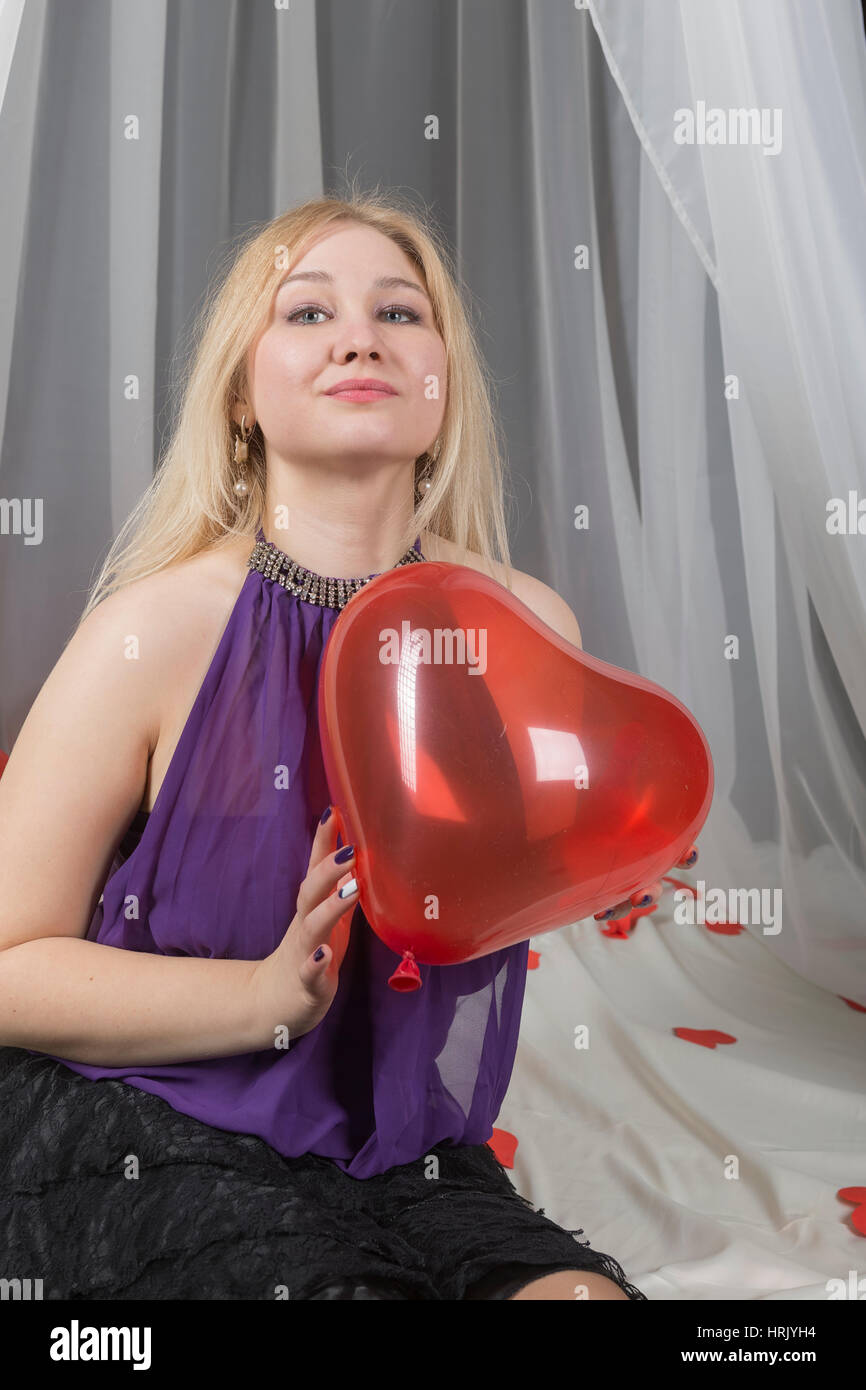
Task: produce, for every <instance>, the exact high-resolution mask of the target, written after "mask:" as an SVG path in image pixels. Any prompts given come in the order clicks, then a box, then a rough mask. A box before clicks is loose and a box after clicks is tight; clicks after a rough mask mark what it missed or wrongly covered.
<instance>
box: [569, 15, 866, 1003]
mask: <svg viewBox="0 0 866 1390" xmlns="http://www.w3.org/2000/svg"><path fill="white" fill-rule="evenodd" d="M588 9H589V11H590V14H591V18H592V22H593V25H594V27H595V30H596V32H597V34H598V36H599V39H600V41H601V44H602V49H603V52H604V55H605V58H606V60H607V63H608V65H609V68H610V71H611V73H612V75H613V78H614V80H615V81H616V83H617V86H618V88H619V90H620V93H621V95H622V98H623V101H624V103H625V107H626V109H627V111H628V115H629V117H630V119H631V122H632V124H633V126H634V129H635V131H636V133H637V135H638V137H639V139H640V141H641V144H642V147H643V151H644V160H643V169H642V177H641V181H640V197H639V254H640V266H641V272H640V274H639V276H638V278H637V285H638V304H637V306H636V315H637V318H636V330H635V331H636V339H635V362H636V376H637V438H638V441H639V455H640V488H639V499H638V498H636V496H635V489H634V487H633V485H632V481H631V479H630V477H629V476H628V471H627V463H626V456H625V448H624V445H623V440H622V432H621V420H620V412H619V410H618V407H617V402H616V398H615V395H614V392H613V389H612V385H611V373H610V370H609V365H608V366H605V361H606V357H607V350H606V345H605V343H604V342H602V343H600V351H599V371H600V382H601V388H602V409H603V418H604V432H605V451H606V462H607V471H608V479H609V485H610V491H611V506H612V509H613V513H614V516H615V518H616V521H617V524H616V526H615V527H614V529H613V538H615V543H616V544H617V545H618V546H619V547H620V555H619V561H620V568H621V572H622V575H623V583H624V592H625V602H626V606H627V609H628V613H629V616H630V620H631V628H632V634H633V638H634V642H635V648H636V651H637V654H638V662H639V667H640V669H641V670H646V669H647V668H648V667H649V668H651V671H652V676H653V678H654V679H657V680H659V681H660V682H661V683H662V684H664V685H666V686H668V687H669V688H670V689H673V690H676V692H677V693H678V694H679V695H680V697H681V698H682V699H684V700H685V701H686V703H687V704H689V706H690V708H692V709H693V710H694V711H695V712H696V714H697V715H698V717H699V718H700V719H701V722H702V725H703V727H704V729H705V731H706V733H707V736H708V738H709V740H710V744H711V747H712V749H713V755H714V761H715V768H716V779H717V780H716V794H715V800H714V805H713V809H712V812H711V815H710V819H709V820H708V822H707V825H706V827H705V830H704V832H703V834H702V836H701V838H700V847H701V858H700V861H699V864H698V868H697V872H698V876H699V877H702V878H703V879H704V880H705V882H706V884H707V889H708V890H709V889H710V888H721V889H722V890H724V891H725V892H728V893H729V892H730V891H731V890H748V889H765V890H766V889H770V890H775V889H780V890H781V899H780V902H781V930H777V926H778V924H776V926H773V925H772V924H771V923H770V921H769V918H768V917H767V916H766V915H765V916H763V917H760V916H759V915H756V914H755V912H754V909H753V910H752V913H751V915H746V916H741V920H743V921H744V922H745V923H746V924H747V925H748V926H749V929H750V930H751V931H752V932H753V933H755V934H757V935H758V936H759V937H760V938H761V939H762V940H764V941H766V942H767V944H768V945H769V946H770V947H771V949H773V950H774V951H776V952H778V953H779V955H780V956H781V957H782V958H783V959H784V960H785V961H786V962H787V963H788V964H789V965H790V966H791V967H793V969H795V970H796V971H798V972H799V973H801V974H802V975H804V976H806V977H807V978H809V979H811V980H813V981H815V982H816V983H818V984H820V985H823V986H824V987H825V988H827V989H830V990H833V991H835V992H837V993H839V994H841V995H843V996H845V997H846V998H849V999H854V1000H857V1001H858V1002H860V1003H866V870H864V862H866V854H864V831H866V775H864V773H866V745H864V730H866V501H864V499H866V465H864V457H866V389H864V388H866V255H864V250H863V247H864V234H866V177H864V174H866V51H864V38H863V19H862V15H861V12H860V6H859V4H858V3H857V0H761V3H760V4H755V3H752V2H751V0H651V3H649V4H645V5H635V4H633V3H631V2H630V0H588ZM711 108H719V109H720V110H721V112H722V113H723V121H722V125H721V127H717V128H720V129H723V130H724V129H725V128H726V129H727V138H728V142H727V143H709V142H708V141H707V142H704V143H700V140H699V139H698V140H696V141H695V143H678V142H677V141H676V139H675V130H676V129H677V128H678V127H679V126H681V124H682V120H683V118H682V116H681V114H680V113H681V112H682V111H683V110H686V111H690V112H694V113H696V114H697V116H698V119H699V120H700V115H701V112H702V111H704V112H710V111H711ZM741 108H746V109H755V110H756V111H757V112H759V113H761V112H763V113H765V114H764V120H765V122H766V124H765V125H764V127H763V131H764V136H765V137H768V138H762V137H760V135H759V136H758V138H757V139H756V137H755V134H754V133H753V136H752V139H751V142H742V139H743V137H742V136H741V137H740V141H741V142H740V143H738V142H737V136H736V131H737V128H738V127H737V126H736V125H735V124H734V122H733V118H732V117H731V116H730V114H729V113H731V112H736V111H738V110H740V109H741ZM774 113H775V114H774ZM725 122H727V127H725ZM696 129H697V130H698V132H699V131H700V129H701V127H700V124H698V125H697V126H696ZM754 130H755V131H759V128H758V127H755V128H754ZM779 136H780V137H781V139H780V140H779ZM774 141H775V142H776V143H777V144H778V148H777V149H776V148H775V147H774ZM716 314H718V320H719V328H720V342H721V360H719V357H718V354H717V352H716V351H714V348H713V335H712V331H711V329H712V325H713V321H714V317H715V315H716ZM705 337H706V345H705ZM732 381H733V383H734V388H735V389H733V390H732V389H731V382H732ZM726 382H727V383H728V386H727V389H726ZM728 436H729V439H728ZM728 449H729V451H730V459H731V461H732V465H733V474H732V476H733V480H734V485H733V488H732V489H730V490H729V489H728V488H726V484H725V469H724V467H723V466H722V459H723V456H724V455H725V454H726V453H727V451H728ZM849 494H853V497H852V498H851V501H852V502H853V503H854V505H856V503H857V501H859V502H860V504H861V509H862V512H863V513H864V515H862V519H861V521H860V530H859V531H858V530H857V528H856V520H855V523H854V525H853V527H852V528H851V529H849V530H847V531H846V533H845V534H833V533H832V532H831V530H829V529H828V506H829V505H830V504H831V500H832V499H841V503H842V504H844V508H845V512H846V514H847V513H848V508H849ZM638 506H639V513H638ZM711 514H712V522H711ZM635 555H639V556H640V559H641V563H640V564H635V562H634V557H635ZM731 635H733V636H735V637H736V638H737V639H738V642H739V657H738V659H733V660H732V659H728V658H727V657H726V654H725V653H726V643H728V645H730V644H729V641H728V639H729V638H730V636H731ZM768 790H769V792H770V793H771V795H769V796H768V795H767V792H768ZM733 915H736V909H735V911H734V914H733ZM767 926H769V927H770V931H766V930H765V929H764V928H765V927H767Z"/></svg>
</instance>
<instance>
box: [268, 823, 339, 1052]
mask: <svg viewBox="0 0 866 1390" xmlns="http://www.w3.org/2000/svg"><path fill="white" fill-rule="evenodd" d="M336 843H337V818H336V816H333V815H331V808H330V806H329V807H328V808H327V811H326V813H325V819H324V820H322V821H320V822H319V825H318V827H317V829H316V834H315V836H314V838H313V844H312V848H311V850H310V860H309V864H308V866H307V875H306V878H305V879H304V880H303V882H302V883H301V886H300V888H299V890H298V901H297V911H296V913H295V916H294V917H293V918H292V921H291V923H290V925H289V928H288V931H287V932H286V934H285V936H284V937H283V939H282V941H281V942H280V944H279V946H278V947H277V949H276V950H275V951H272V952H271V954H270V955H269V956H266V957H265V959H264V960H263V961H260V962H259V964H258V965H257V966H256V969H255V971H254V974H253V989H254V993H255V1011H256V1018H257V1019H258V1020H260V1022H261V1026H262V1030H263V1031H262V1044H261V1046H262V1048H266V1047H272V1046H273V1045H274V1042H275V1039H276V1038H277V1037H278V1036H279V1034H278V1032H277V1030H278V1029H282V1028H286V1029H288V1032H289V1037H290V1038H297V1037H301V1036H302V1035H303V1034H304V1033H309V1031H310V1029H311V1028H315V1026H316V1024H317V1023H319V1022H320V1021H321V1019H322V1018H324V1016H325V1014H326V1013H327V1012H328V1009H329V1008H330V1007H331V1004H332V1002H333V999H334V995H335V994H336V992H337V985H338V984H339V976H340V966H341V965H342V963H343V957H344V956H345V954H346V948H347V946H348V944H349V931H350V928H351V914H352V912H353V911H354V910H355V907H356V906H357V904H358V887H357V883H356V882H355V879H354V877H353V866H354V863H355V856H354V850H353V846H351V845H344V846H343V848H342V849H340V850H337V851H336V853H335V846H336ZM347 850H348V851H350V852H349V853H348V854H347ZM349 885H352V891H351V892H349V894H348V895H347V896H346V897H345V898H340V897H339V896H338V891H339V889H340V888H341V887H342V888H344V889H345V888H346V887H348V886H349ZM318 952H321V956H320V958H319V959H318V960H317V959H316V954H317V953H318Z"/></svg>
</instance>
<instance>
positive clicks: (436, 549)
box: [421, 531, 583, 647]
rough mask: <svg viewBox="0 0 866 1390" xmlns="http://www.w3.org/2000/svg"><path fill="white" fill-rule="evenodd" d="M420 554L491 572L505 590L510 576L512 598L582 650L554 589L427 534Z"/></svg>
mask: <svg viewBox="0 0 866 1390" xmlns="http://www.w3.org/2000/svg"><path fill="white" fill-rule="evenodd" d="M421 551H422V554H423V555H424V556H425V557H426V558H427V559H428V560H445V561H446V562H447V563H448V564H451V565H467V566H469V567H470V568H471V569H477V570H480V571H481V572H482V573H483V574H491V573H492V576H493V578H494V579H496V580H497V581H498V582H499V583H500V584H503V585H505V587H506V588H507V587H508V585H507V583H506V575H509V574H510V578H511V591H512V593H513V594H514V595H515V597H516V598H519V599H520V601H521V603H525V604H526V606H527V608H531V609H532V611H533V613H535V614H536V616H537V617H539V618H540V619H541V621H542V622H544V623H547V625H548V627H552V628H553V630H554V632H558V633H559V635H560V637H564V638H565V640H566V641H567V642H572V643H574V645H575V646H576V647H582V645H583V642H582V639H581V634H580V626H579V624H578V621H577V618H576V617H575V615H574V613H573V612H572V610H571V608H570V607H569V606H568V604H567V603H566V602H565V599H564V598H561V597H560V595H559V594H558V593H557V592H556V590H555V589H552V588H551V587H550V585H549V584H545V583H543V582H542V580H540V579H536V578H535V576H534V575H532V574H525V573H524V572H523V570H518V569H515V568H514V567H513V566H512V567H511V569H510V571H509V570H506V567H505V566H504V565H502V564H500V563H499V562H498V561H495V560H494V561H491V562H490V563H488V562H487V561H486V560H485V559H484V557H483V556H482V555H478V554H477V553H476V552H475V551H474V550H463V549H461V548H460V547H458V546H456V545H455V544H454V543H453V541H449V540H446V539H445V538H444V536H437V535H434V534H433V532H431V531H428V532H425V534H424V537H423V538H422V542H421Z"/></svg>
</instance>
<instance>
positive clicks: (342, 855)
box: [334, 845, 355, 864]
mask: <svg viewBox="0 0 866 1390" xmlns="http://www.w3.org/2000/svg"><path fill="white" fill-rule="evenodd" d="M354 853H355V846H354V845H344V846H343V848H342V849H341V850H338V851H337V853H336V854H335V855H334V863H335V864H345V863H346V861H347V860H349V859H351V858H352V855H353V854H354Z"/></svg>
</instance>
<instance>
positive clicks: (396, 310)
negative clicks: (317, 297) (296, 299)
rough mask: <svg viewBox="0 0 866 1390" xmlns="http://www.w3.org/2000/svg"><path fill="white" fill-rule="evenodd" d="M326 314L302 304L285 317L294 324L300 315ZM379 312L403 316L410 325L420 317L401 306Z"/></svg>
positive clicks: (392, 305)
mask: <svg viewBox="0 0 866 1390" xmlns="http://www.w3.org/2000/svg"><path fill="white" fill-rule="evenodd" d="M327 312H328V311H327V309H322V308H320V307H319V305H318V304H302V305H301V306H300V308H298V309H293V310H292V312H291V313H290V314H287V315H286V321H287V322H288V323H296V322H300V318H299V316H300V315H301V314H326V313H327ZM379 312H380V313H381V314H403V316H404V317H405V318H408V320H409V322H410V323H420V322H421V315H420V314H418V313H416V311H415V310H414V309H407V308H406V306H405V305H403V304H389V305H388V307H387V309H380V310H379ZM307 322H308V323H309V322H310V320H309V319H308V320H307ZM392 322H393V320H392Z"/></svg>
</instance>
